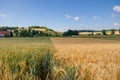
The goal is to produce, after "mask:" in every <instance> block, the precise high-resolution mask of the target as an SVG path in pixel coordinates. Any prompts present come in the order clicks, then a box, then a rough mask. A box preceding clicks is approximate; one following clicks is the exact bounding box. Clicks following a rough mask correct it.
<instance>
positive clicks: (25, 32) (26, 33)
mask: <svg viewBox="0 0 120 80" xmlns="http://www.w3.org/2000/svg"><path fill="white" fill-rule="evenodd" d="M36 29H38V30H36ZM42 30H44V31H42ZM0 31H9V32H10V34H11V35H10V36H11V37H12V36H16V37H34V36H60V34H59V33H57V32H55V31H54V30H52V29H48V28H47V27H44V26H29V27H28V28H24V27H22V28H20V27H7V26H1V27H0Z"/></svg>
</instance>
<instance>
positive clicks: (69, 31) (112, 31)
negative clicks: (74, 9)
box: [63, 29, 120, 36]
mask: <svg viewBox="0 0 120 80" xmlns="http://www.w3.org/2000/svg"><path fill="white" fill-rule="evenodd" d="M107 31H108V30H102V31H101V32H102V34H103V35H107ZM109 31H110V32H111V33H110V34H111V35H115V31H116V30H115V29H111V30H109ZM89 32H92V34H91V35H93V32H95V31H89ZM118 32H119V34H120V29H119V30H118ZM72 35H79V31H78V30H70V29H69V30H68V31H66V32H64V33H63V36H72Z"/></svg>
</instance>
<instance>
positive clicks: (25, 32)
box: [20, 29, 29, 37]
mask: <svg viewBox="0 0 120 80" xmlns="http://www.w3.org/2000/svg"><path fill="white" fill-rule="evenodd" d="M28 35H29V32H28V31H27V30H24V29H23V30H21V31H20V36H21V37H28Z"/></svg>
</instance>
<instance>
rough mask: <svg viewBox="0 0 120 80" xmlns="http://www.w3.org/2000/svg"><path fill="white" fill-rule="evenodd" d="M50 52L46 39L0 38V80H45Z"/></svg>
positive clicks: (48, 42) (49, 42) (50, 48)
mask: <svg viewBox="0 0 120 80" xmlns="http://www.w3.org/2000/svg"><path fill="white" fill-rule="evenodd" d="M52 51H53V45H52V43H51V41H50V38H48V37H40V38H0V80H40V78H41V79H45V78H44V77H46V75H47V74H48V73H49V72H50V71H49V70H50V69H49V67H50V62H49V61H50V60H49V59H51V56H52V53H53V52H52ZM46 57H47V58H46ZM44 62H48V63H44ZM43 64H44V65H47V66H48V67H45V66H44V65H43ZM39 65H40V66H39ZM43 67H44V69H43ZM44 70H45V71H44Z"/></svg>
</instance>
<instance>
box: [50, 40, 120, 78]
mask: <svg viewBox="0 0 120 80" xmlns="http://www.w3.org/2000/svg"><path fill="white" fill-rule="evenodd" d="M51 40H52V42H53V43H54V45H55V47H56V50H57V51H56V53H55V55H54V57H55V58H56V60H58V61H60V66H61V67H62V68H63V69H65V66H66V65H67V66H69V67H73V66H74V67H76V68H77V70H76V72H75V76H77V77H76V80H82V79H84V80H117V79H120V78H119V77H120V72H119V71H120V42H119V41H110V40H99V39H91V38H51Z"/></svg>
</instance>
